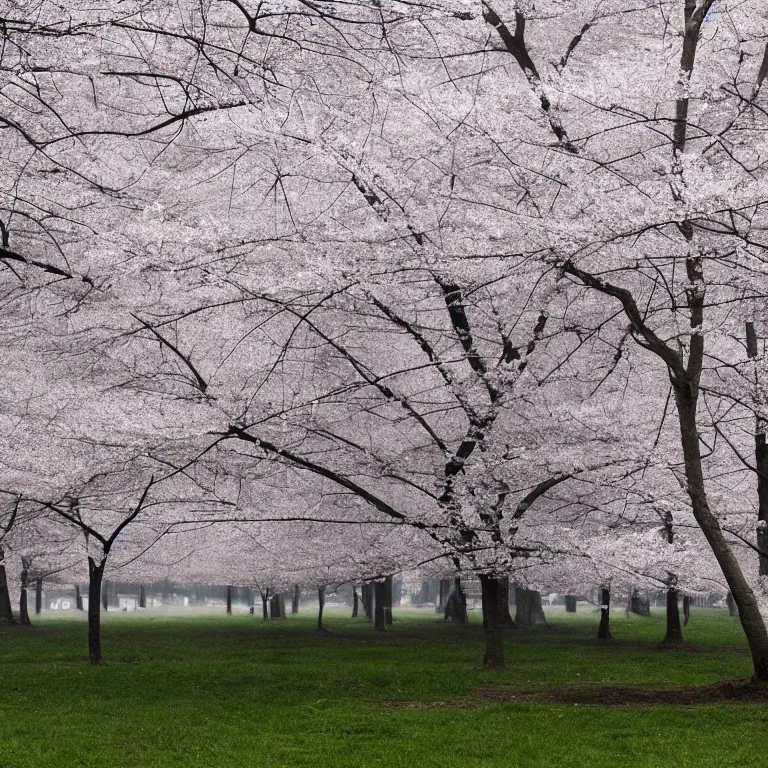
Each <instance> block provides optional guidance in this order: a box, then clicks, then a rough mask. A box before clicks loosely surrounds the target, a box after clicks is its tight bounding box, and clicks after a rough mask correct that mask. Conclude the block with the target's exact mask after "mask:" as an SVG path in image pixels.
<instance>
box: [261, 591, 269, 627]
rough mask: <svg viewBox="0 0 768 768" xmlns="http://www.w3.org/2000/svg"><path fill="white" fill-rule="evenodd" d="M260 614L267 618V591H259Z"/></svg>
mask: <svg viewBox="0 0 768 768" xmlns="http://www.w3.org/2000/svg"><path fill="white" fill-rule="evenodd" d="M261 615H262V618H263V619H264V620H265V621H266V620H267V619H268V618H269V593H267V592H261Z"/></svg>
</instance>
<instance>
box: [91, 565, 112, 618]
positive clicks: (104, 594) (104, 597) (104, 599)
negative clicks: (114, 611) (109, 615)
mask: <svg viewBox="0 0 768 768" xmlns="http://www.w3.org/2000/svg"><path fill="white" fill-rule="evenodd" d="M103 577H104V574H103V572H102V579H103ZM88 594H92V593H90V592H89V593H88ZM96 594H97V595H98V594H99V593H98V592H97V593H96ZM90 604H91V601H90V600H89V601H88V605H90ZM101 604H102V606H103V608H104V610H105V611H108V610H109V582H108V581H105V580H102V583H101Z"/></svg>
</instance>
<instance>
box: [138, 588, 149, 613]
mask: <svg viewBox="0 0 768 768" xmlns="http://www.w3.org/2000/svg"><path fill="white" fill-rule="evenodd" d="M146 607H147V592H146V590H145V589H144V585H143V584H142V585H141V586H140V587H139V608H146Z"/></svg>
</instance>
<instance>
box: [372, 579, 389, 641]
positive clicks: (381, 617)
mask: <svg viewBox="0 0 768 768" xmlns="http://www.w3.org/2000/svg"><path fill="white" fill-rule="evenodd" d="M386 592H387V588H386V582H385V581H384V580H383V579H382V580H378V579H377V580H376V581H374V582H373V626H374V627H375V628H376V629H378V630H379V631H380V632H383V631H384V630H385V629H386V628H387V595H386Z"/></svg>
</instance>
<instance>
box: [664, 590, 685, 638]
mask: <svg viewBox="0 0 768 768" xmlns="http://www.w3.org/2000/svg"><path fill="white" fill-rule="evenodd" d="M682 642H683V628H682V627H681V626H680V608H679V606H678V604H677V590H676V589H674V588H673V587H670V588H669V589H668V590H667V633H666V635H664V643H665V644H666V645H680V644H681V643H682Z"/></svg>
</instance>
